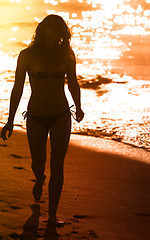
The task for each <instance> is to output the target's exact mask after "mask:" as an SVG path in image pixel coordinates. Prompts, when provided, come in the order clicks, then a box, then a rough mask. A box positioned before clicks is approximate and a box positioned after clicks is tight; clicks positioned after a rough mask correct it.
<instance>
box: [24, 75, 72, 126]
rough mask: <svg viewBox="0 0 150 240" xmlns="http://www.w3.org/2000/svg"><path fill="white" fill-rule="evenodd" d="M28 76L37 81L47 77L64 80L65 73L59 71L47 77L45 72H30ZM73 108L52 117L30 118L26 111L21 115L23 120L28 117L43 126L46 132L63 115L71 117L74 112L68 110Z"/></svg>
mask: <svg viewBox="0 0 150 240" xmlns="http://www.w3.org/2000/svg"><path fill="white" fill-rule="evenodd" d="M29 76H30V77H33V78H38V79H42V78H48V77H53V78H64V77H65V72H64V71H59V72H54V73H53V74H51V75H49V74H48V73H46V72H36V73H35V72H33V71H32V72H30V75H29ZM73 106H74V105H72V106H71V107H69V109H68V110H66V111H63V112H61V113H57V114H53V115H49V116H32V115H30V114H29V113H28V112H27V111H24V112H23V113H22V116H23V117H24V120H25V119H26V118H27V117H30V118H31V119H32V120H34V121H36V122H37V123H39V124H40V125H42V126H44V127H45V128H46V129H47V130H49V129H50V128H51V127H52V126H53V125H54V124H55V123H56V122H57V121H58V120H59V119H60V118H61V117H62V116H63V115H65V114H67V113H69V114H71V115H72V116H73V114H74V113H75V112H74V111H72V110H70V108H72V107H73ZM73 118H74V116H73ZM74 119H75V118H74ZM75 120H76V119H75Z"/></svg>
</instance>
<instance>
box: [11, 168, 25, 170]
mask: <svg viewBox="0 0 150 240" xmlns="http://www.w3.org/2000/svg"><path fill="white" fill-rule="evenodd" d="M14 169H18V170H26V169H25V168H23V167H14Z"/></svg>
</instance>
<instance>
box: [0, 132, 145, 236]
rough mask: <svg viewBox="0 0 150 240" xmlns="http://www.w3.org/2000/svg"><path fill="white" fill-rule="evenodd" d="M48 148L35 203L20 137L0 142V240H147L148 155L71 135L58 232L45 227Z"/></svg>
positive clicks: (24, 141)
mask: <svg viewBox="0 0 150 240" xmlns="http://www.w3.org/2000/svg"><path fill="white" fill-rule="evenodd" d="M49 159H50V147H49V142H48V146H47V163H46V175H47V178H46V182H45V185H44V188H43V196H42V198H41V201H39V202H38V203H35V201H34V198H33V196H32V187H33V184H34V175H33V173H32V171H31V167H30V164H31V158H30V152H29V147H28V142H27V138H26V133H24V132H21V131H18V130H15V131H14V132H13V135H12V137H11V138H10V139H9V140H8V141H7V142H3V141H2V139H0V206H1V207H0V239H22V240H25V239H28V240H35V239H50V240H51V239H52V240H53V239H54V240H57V239H59V240H60V239H66V240H72V239H81V240H82V239H89V240H91V239H100V240H149V239H150V153H149V152H146V151H145V150H142V149H138V148H133V147H131V146H128V145H125V144H122V143H119V142H115V141H111V140H106V139H100V138H94V137H86V136H79V135H73V134H72V136H71V141H70V145H69V149H68V153H67V156H66V159H65V168H64V172H65V182H64V187H63V191H62V195H61V201H60V204H59V208H58V217H59V219H62V220H64V221H65V223H66V224H65V226H64V227H63V228H57V229H56V228H54V227H50V226H48V225H47V219H48V212H47V211H48V179H49Z"/></svg>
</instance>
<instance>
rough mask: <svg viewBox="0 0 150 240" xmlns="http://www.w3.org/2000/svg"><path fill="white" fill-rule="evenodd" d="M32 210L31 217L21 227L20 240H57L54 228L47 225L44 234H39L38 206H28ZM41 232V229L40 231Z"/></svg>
mask: <svg viewBox="0 0 150 240" xmlns="http://www.w3.org/2000/svg"><path fill="white" fill-rule="evenodd" d="M30 207H31V210H32V212H33V213H32V215H31V216H30V217H29V218H28V220H27V221H26V222H25V224H24V226H23V233H22V234H21V235H20V236H19V238H18V239H20V240H29V239H30V240H36V239H39V238H42V239H44V240H48V239H49V240H51V239H52V240H58V239H59V238H58V236H59V235H58V234H57V231H56V227H55V226H51V225H50V224H49V223H47V226H46V229H45V232H44V234H41V233H40V229H39V228H38V227H39V217H40V216H41V213H40V205H39V204H33V205H31V206H30ZM41 230H42V229H41Z"/></svg>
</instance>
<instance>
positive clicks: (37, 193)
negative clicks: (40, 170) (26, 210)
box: [33, 175, 46, 201]
mask: <svg viewBox="0 0 150 240" xmlns="http://www.w3.org/2000/svg"><path fill="white" fill-rule="evenodd" d="M45 178H46V175H44V176H43V179H42V180H40V181H37V180H36V183H35V184H34V187H33V196H34V198H35V200H36V201H39V200H40V198H41V196H42V188H43V184H44V181H45Z"/></svg>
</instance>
